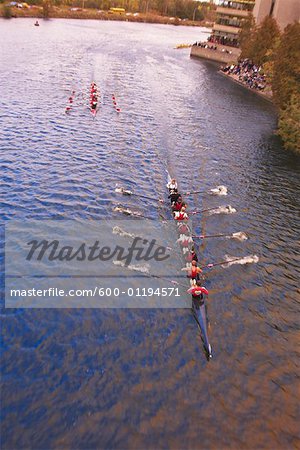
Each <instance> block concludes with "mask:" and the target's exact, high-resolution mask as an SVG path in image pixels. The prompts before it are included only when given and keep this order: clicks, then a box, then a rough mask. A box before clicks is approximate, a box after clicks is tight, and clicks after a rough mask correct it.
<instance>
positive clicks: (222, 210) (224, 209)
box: [208, 205, 236, 216]
mask: <svg viewBox="0 0 300 450" xmlns="http://www.w3.org/2000/svg"><path fill="white" fill-rule="evenodd" d="M234 213H236V209H235V208H233V207H232V206H230V205H227V206H219V207H218V208H216V209H212V210H211V211H209V213H208V214H209V215H210V216H212V215H213V214H234Z"/></svg>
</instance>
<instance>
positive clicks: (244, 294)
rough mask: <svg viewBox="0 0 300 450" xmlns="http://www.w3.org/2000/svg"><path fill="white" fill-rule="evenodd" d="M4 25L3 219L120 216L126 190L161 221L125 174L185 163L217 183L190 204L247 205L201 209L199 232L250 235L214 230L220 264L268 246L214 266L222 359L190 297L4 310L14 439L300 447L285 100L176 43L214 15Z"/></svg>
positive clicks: (295, 234)
mask: <svg viewBox="0 0 300 450" xmlns="http://www.w3.org/2000/svg"><path fill="white" fill-rule="evenodd" d="M0 35H1V38H2V42H5V46H4V48H3V49H2V53H1V55H0V61H1V67H2V71H1V74H0V77H1V80H0V81H1V84H0V86H1V88H0V89H1V106H2V108H1V112H0V121H1V125H2V130H3V134H2V135H1V136H0V139H1V149H2V153H1V178H0V188H1V197H0V209H1V215H2V218H3V222H4V221H5V220H9V219H12V218H14V219H21V220H26V219H32V218H37V219H42V218H47V219H49V218H56V219H58V218H64V219H76V220H83V219H93V220H97V219H100V218H103V217H107V218H118V217H119V216H118V213H117V212H113V208H114V207H115V206H118V205H119V204H122V205H123V206H128V207H130V208H132V209H137V210H138V211H140V212H141V213H142V214H145V215H147V216H149V217H151V218H153V219H155V220H159V217H160V216H159V211H158V210H157V207H156V205H155V202H153V201H151V200H148V199H141V198H137V197H128V198H125V197H124V198H122V197H121V198H120V196H119V195H118V194H117V193H115V192H114V189H115V185H116V183H119V184H121V185H123V186H125V187H127V188H128V189H132V190H134V191H135V192H137V193H140V194H150V195H153V196H154V197H155V198H159V197H164V196H165V182H166V176H165V169H167V168H168V170H169V171H170V172H171V173H172V174H173V175H174V176H176V177H177V178H178V180H179V182H180V187H181V188H182V189H183V190H199V189H200V188H201V189H203V190H204V191H207V192H208V194H203V195H197V194H195V195H192V196H190V197H189V198H188V202H189V206H190V208H192V209H205V208H212V207H216V208H217V207H218V206H220V205H223V204H226V203H228V204H230V205H231V206H232V207H234V208H235V209H236V210H237V213H236V214H228V215H225V214H219V215H209V214H205V213H204V214H203V215H196V216H194V218H193V227H194V230H195V233H197V234H202V233H205V234H217V233H232V232H235V231H244V232H246V233H247V235H248V236H249V239H248V240H247V241H244V242H239V241H238V240H235V239H231V240H229V239H210V240H208V239H207V240H203V241H201V243H200V248H199V253H200V254H201V257H202V260H203V262H204V263H206V264H207V263H210V262H217V261H222V260H223V258H224V255H226V254H227V255H231V256H236V257H238V256H245V255H251V254H256V255H258V256H259V258H260V260H259V263H258V264H257V265H253V264H252V265H246V266H244V265H233V266H232V267H230V268H227V269H224V268H222V267H216V268H215V269H214V270H213V271H211V272H209V273H208V274H207V279H206V286H207V287H208V288H209V289H210V293H211V295H210V298H209V305H208V307H209V318H210V323H211V326H210V330H209V334H210V340H211V343H212V347H213V349H214V358H213V360H212V361H211V362H210V363H209V364H208V363H207V362H206V360H205V357H204V355H203V351H202V345H201V340H200V337H199V331H198V329H197V326H196V324H195V321H194V319H193V316H192V314H191V313H190V311H189V310H187V309H182V310H169V311H165V310H138V309H134V310H116V311H111V310H81V309H80V310H75V309H74V310H73V309H72V310H71V309H70V310H55V309H50V310H48V311H43V310H13V309H2V313H1V320H2V378H1V381H2V390H1V406H2V408H1V415H2V429H1V437H2V446H3V448H5V449H15V448H20V449H21V448H24V449H25V448H31V449H42V448H81V449H83V448H120V449H124V448H139V449H141V448H166V447H169V448H183V447H184V448H295V447H296V446H297V442H298V443H299V441H297V436H298V426H297V425H298V420H299V411H298V409H297V405H298V403H297V399H296V395H295V392H296V386H297V377H298V375H297V373H298V371H297V350H296V345H297V342H298V340H297V338H298V334H297V332H298V329H299V322H298V316H297V313H299V300H300V299H299V292H297V280H298V277H299V247H298V243H299V241H298V239H299V222H298V212H299V158H297V157H295V156H293V155H290V154H287V153H286V152H284V150H283V149H282V147H281V146H280V143H279V141H278V139H277V138H276V137H275V136H273V130H274V129H275V119H276V118H275V111H274V109H273V107H272V105H271V104H269V103H267V102H265V101H264V100H263V99H261V98H258V97H256V96H255V95H254V94H251V93H249V92H247V91H245V90H244V89H243V88H241V87H239V86H237V85H235V84H232V83H230V82H229V81H228V80H226V79H224V78H223V77H222V76H220V75H219V74H218V73H217V72H216V68H215V66H214V65H212V64H209V63H203V62H200V61H197V60H191V59H190V58H189V51H188V50H181V51H179V50H174V49H173V47H174V46H175V45H176V44H178V43H181V42H193V41H195V40H199V39H200V37H201V30H199V29H189V28H185V27H170V26H168V27H167V26H160V25H146V24H131V23H104V22H94V21H89V22H88V21H87V22H85V21H80V22H79V21H64V20H55V21H48V22H42V23H41V26H40V27H39V28H35V27H34V26H33V24H32V23H31V21H30V20H21V19H18V20H17V21H1V27H0ZM199 35H200V36H199ZM93 79H94V80H95V81H96V82H97V84H98V86H99V87H100V90H101V107H100V110H99V112H98V114H97V117H96V118H95V119H93V118H92V116H91V115H90V114H89V111H88V105H87V91H88V86H89V84H90V82H91V81H92V80H93ZM72 90H75V91H76V95H75V101H74V107H73V109H72V111H71V113H70V114H69V115H68V116H66V115H65V114H64V109H65V106H66V103H67V100H68V97H69V95H70V93H71V91H72ZM112 94H114V95H115V96H116V98H117V99H118V106H119V107H120V108H121V110H122V113H121V114H116V111H115V109H114V107H113V104H112V98H111V96H112ZM218 185H224V186H226V187H228V196H227V197H226V201H223V199H221V200H220V197H218V196H212V195H210V194H209V190H210V189H213V188H215V187H216V186H218ZM1 236H2V238H3V227H2V231H1ZM174 239H175V236H174ZM1 263H2V267H3V256H1ZM174 264H178V262H177V261H176V262H175V261H174ZM178 270H180V264H178ZM3 283H4V282H3V276H2V278H1V289H2V293H3V287H4V285H3Z"/></svg>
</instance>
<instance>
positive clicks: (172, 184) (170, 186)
mask: <svg viewBox="0 0 300 450" xmlns="http://www.w3.org/2000/svg"><path fill="white" fill-rule="evenodd" d="M167 188H168V189H169V191H176V192H177V191H178V186H177V181H176V180H175V178H172V180H171V181H169V182H168V183H167Z"/></svg>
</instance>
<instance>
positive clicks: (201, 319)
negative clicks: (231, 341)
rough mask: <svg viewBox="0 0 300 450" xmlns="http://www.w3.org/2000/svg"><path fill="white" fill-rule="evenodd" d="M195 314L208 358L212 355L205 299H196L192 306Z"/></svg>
mask: <svg viewBox="0 0 300 450" xmlns="http://www.w3.org/2000/svg"><path fill="white" fill-rule="evenodd" d="M192 310H193V314H194V317H195V319H196V322H197V323H198V325H199V328H200V331H201V336H202V340H203V344H204V349H205V351H206V354H207V356H208V358H211V357H212V350H211V345H210V343H209V341H208V332H207V322H208V321H207V314H206V306H205V303H204V301H201V303H200V301H199V300H198V301H197V300H194V299H193V306H192Z"/></svg>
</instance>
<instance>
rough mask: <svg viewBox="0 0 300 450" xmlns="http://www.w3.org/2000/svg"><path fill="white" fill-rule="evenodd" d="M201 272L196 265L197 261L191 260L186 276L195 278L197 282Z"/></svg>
mask: <svg viewBox="0 0 300 450" xmlns="http://www.w3.org/2000/svg"><path fill="white" fill-rule="evenodd" d="M201 273H202V270H201V269H200V267H198V266H197V261H192V267H191V269H190V271H189V272H188V277H189V278H191V280H195V281H196V282H197V281H199V279H200V274H201Z"/></svg>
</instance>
